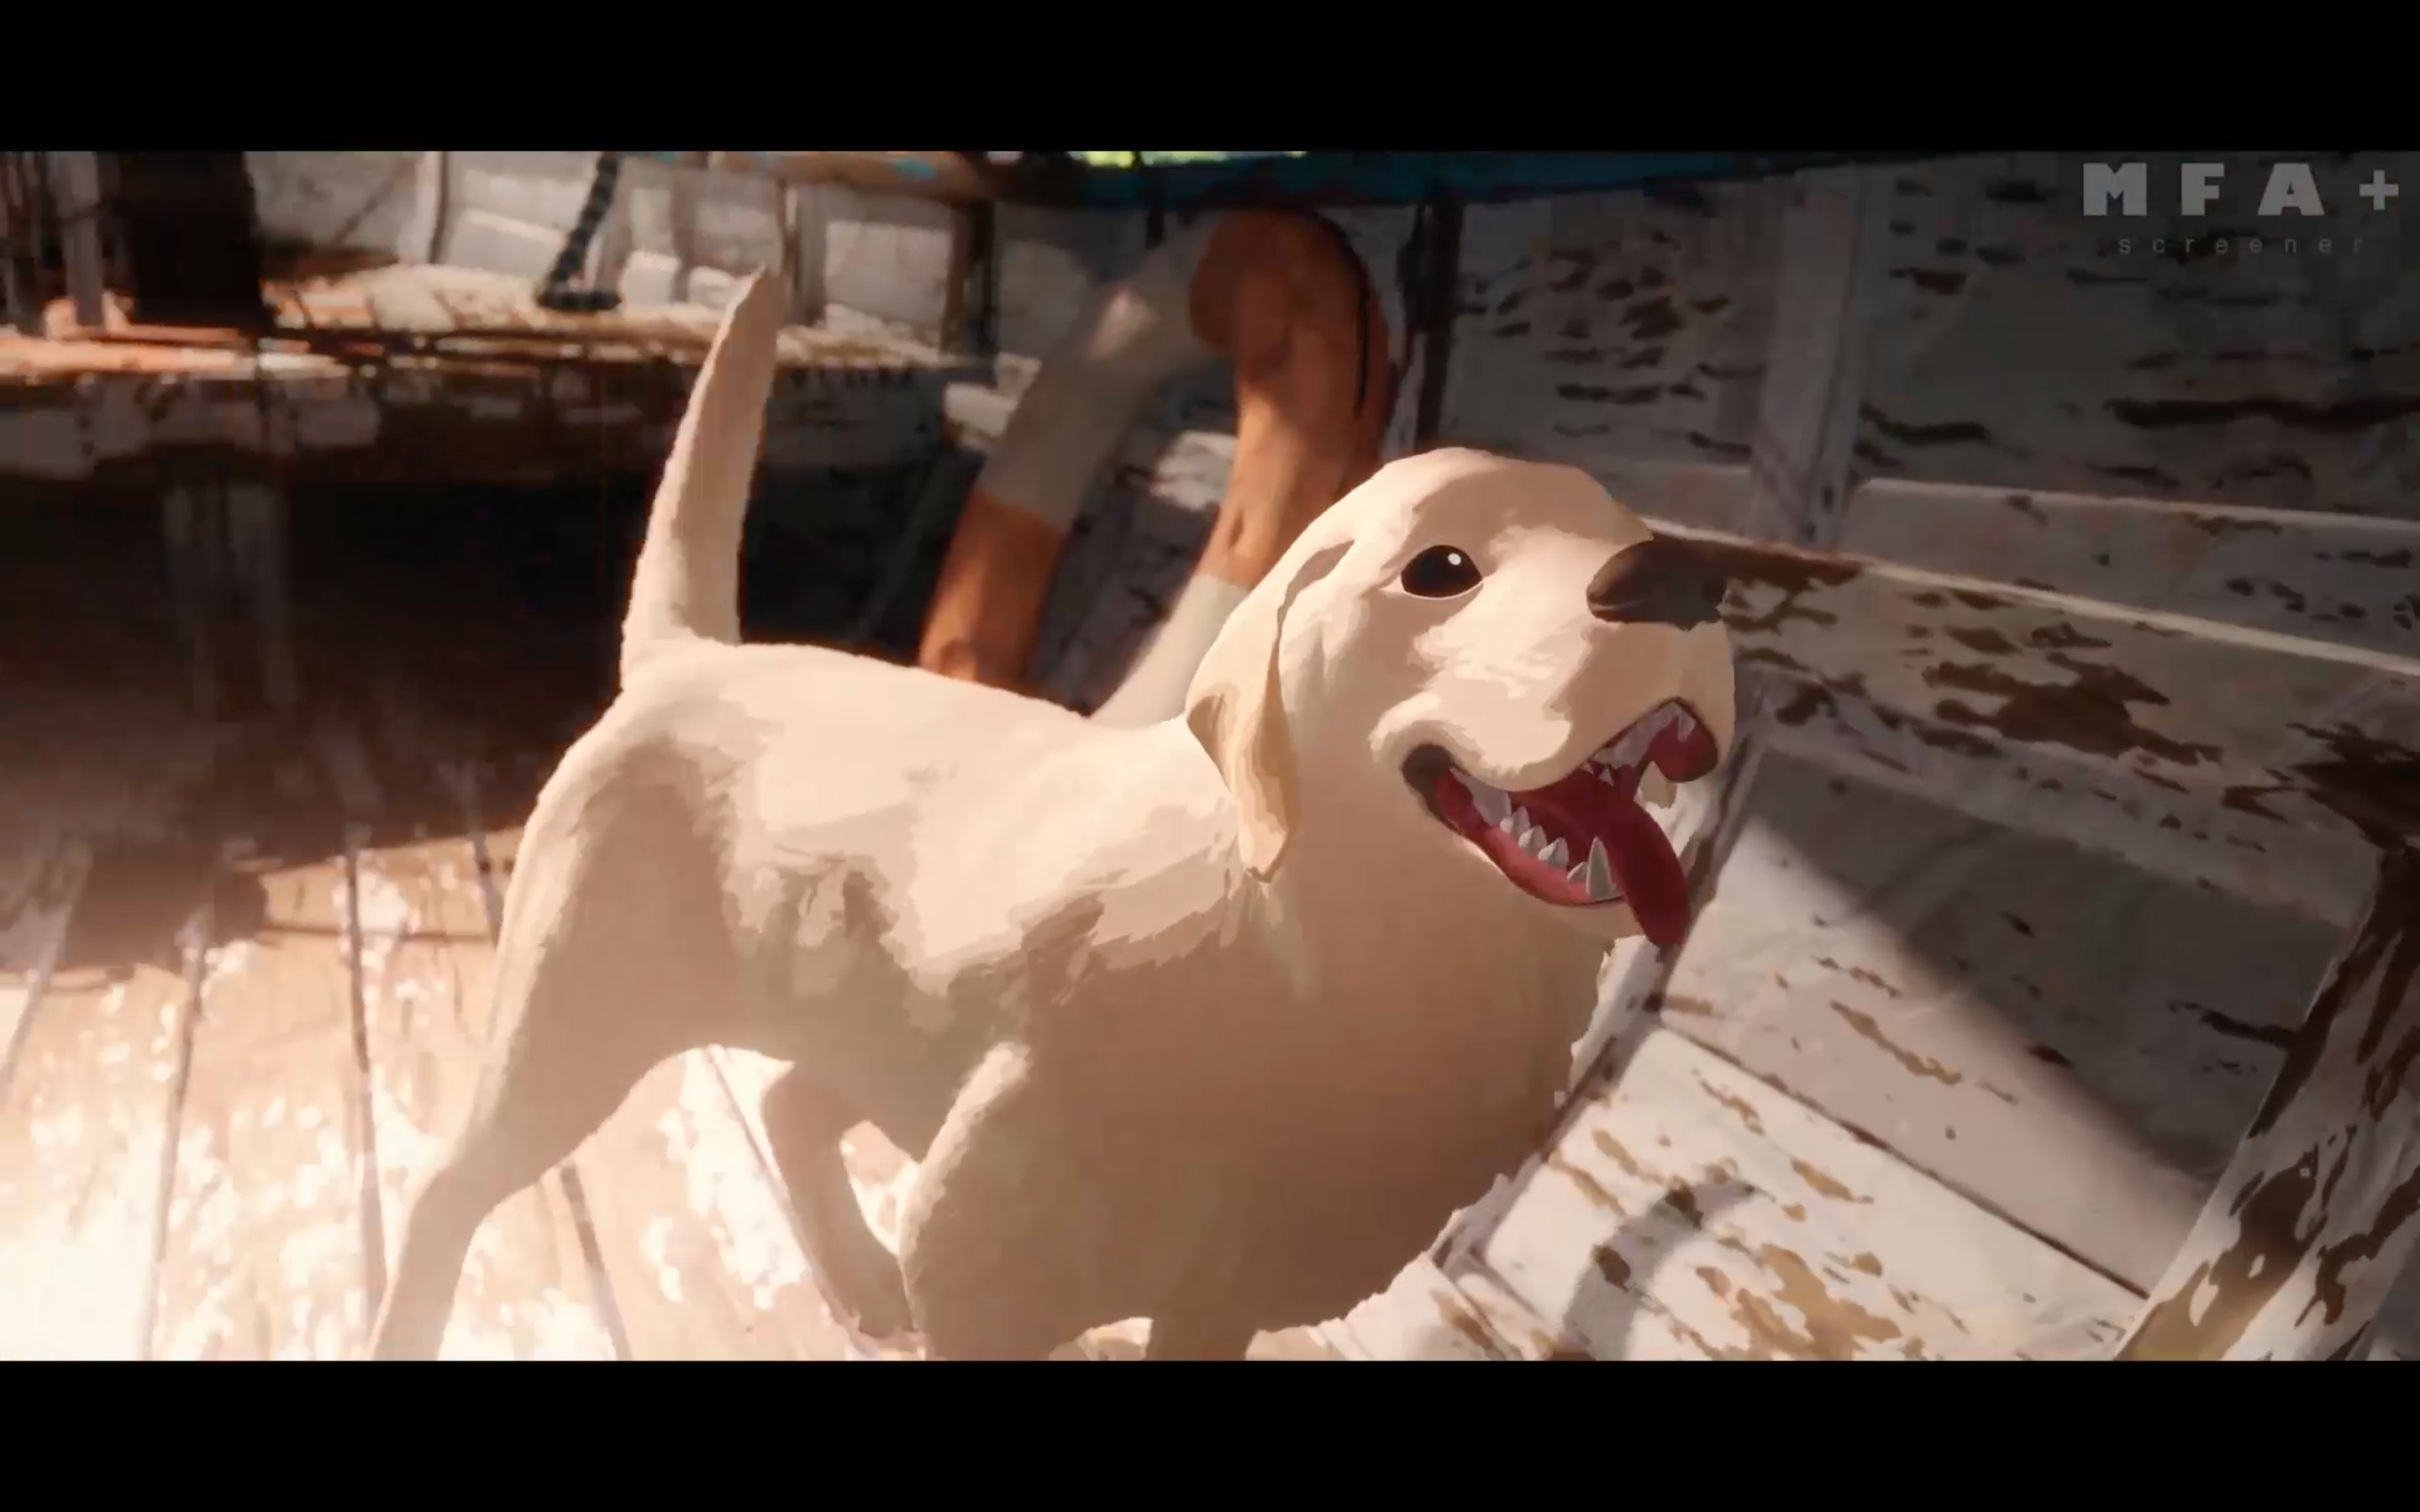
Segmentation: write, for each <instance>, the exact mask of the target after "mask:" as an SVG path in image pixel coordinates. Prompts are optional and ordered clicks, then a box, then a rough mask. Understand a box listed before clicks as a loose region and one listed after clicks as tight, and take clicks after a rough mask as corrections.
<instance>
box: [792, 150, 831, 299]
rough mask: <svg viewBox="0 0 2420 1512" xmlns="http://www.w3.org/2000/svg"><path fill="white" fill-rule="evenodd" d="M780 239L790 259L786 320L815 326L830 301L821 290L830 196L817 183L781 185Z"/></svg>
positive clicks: (826, 246) (827, 243) (828, 240)
mask: <svg viewBox="0 0 2420 1512" xmlns="http://www.w3.org/2000/svg"><path fill="white" fill-rule="evenodd" d="M783 199H784V202H785V203H784V208H783V223H782V224H783V244H784V246H785V247H786V249H787V250H788V253H789V258H790V319H791V322H792V323H793V324H796V325H802V326H819V325H821V324H823V320H824V309H825V306H826V305H827V304H828V303H829V302H830V301H829V298H828V296H827V295H826V293H825V291H824V269H825V259H826V256H827V255H828V254H829V250H830V224H829V220H830V209H831V196H830V194H829V193H826V192H825V191H824V190H823V188H822V187H821V186H820V185H816V184H785V185H783Z"/></svg>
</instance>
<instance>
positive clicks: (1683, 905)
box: [1445, 767, 1689, 947]
mask: <svg viewBox="0 0 2420 1512" xmlns="http://www.w3.org/2000/svg"><path fill="white" fill-rule="evenodd" d="M1445 780H1447V781H1448V782H1450V781H1451V780H1452V779H1450V778H1449V779H1445ZM1511 796H1512V803H1513V805H1514V807H1516V808H1521V809H1526V810H1528V811H1529V812H1530V813H1531V814H1532V815H1533V816H1544V818H1542V819H1541V820H1540V822H1541V823H1544V824H1546V825H1547V826H1548V830H1549V832H1550V833H1553V834H1559V835H1565V836H1594V837H1596V838H1598V839H1600V840H1602V841H1605V853H1606V860H1607V861H1609V862H1610V863H1612V866H1613V878H1614V881H1615V882H1616V883H1617V884H1619V885H1620V887H1621V901H1622V902H1623V903H1627V904H1628V905H1629V906H1630V912H1631V914H1632V915H1633V916H1634V917H1635V918H1637V920H1638V928H1639V930H1640V932H1641V933H1644V934H1645V935H1646V936H1647V937H1648V938H1649V939H1650V940H1652V941H1653V942H1654V943H1655V944H1656V945H1657V946H1659V947H1668V946H1672V945H1677V944H1679V943H1680V941H1681V936H1682V935H1683V934H1684V933H1687V932H1688V928H1689V880H1688V878H1687V877H1685V876H1683V874H1682V872H1681V858H1680V857H1679V856H1675V855H1673V854H1672V842H1671V841H1668V840H1667V839H1665V838H1664V830H1663V826H1661V825H1658V824H1656V823H1655V821H1654V820H1653V819H1652V818H1651V817H1650V816H1649V815H1648V812H1647V810H1645V809H1643V808H1641V807H1640V806H1639V804H1638V801H1637V799H1636V798H1634V797H1632V796H1631V795H1629V794H1628V793H1626V792H1622V791H1620V790H1617V789H1616V788H1615V787H1614V785H1613V784H1612V783H1610V782H1606V781H1605V780H1603V779H1600V778H1598V777H1597V776H1596V775H1595V774H1594V773H1593V772H1590V770H1589V769H1588V768H1586V767H1583V768H1581V769H1580V770H1579V771H1577V772H1575V773H1574V774H1573V775H1572V776H1570V777H1567V778H1565V779H1562V780H1561V781H1559V782H1557V783H1554V784H1552V785H1551V786H1548V787H1543V788H1533V789H1531V790H1530V791H1528V792H1527V793H1515V794H1512V795H1511ZM1571 852H1572V856H1573V858H1574V859H1575V860H1584V859H1586V858H1587V856H1588V847H1587V845H1586V844H1585V843H1583V842H1579V841H1574V842H1573V843H1572V845H1571Z"/></svg>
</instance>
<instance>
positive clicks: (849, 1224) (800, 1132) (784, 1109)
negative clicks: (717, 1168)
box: [764, 1066, 908, 1340]
mask: <svg viewBox="0 0 2420 1512" xmlns="http://www.w3.org/2000/svg"><path fill="white" fill-rule="evenodd" d="M764 1115H765V1136H766V1139H767V1140H768V1142H769V1143H770V1144H771V1146H772V1154H773V1164H774V1165H775V1166H776V1167H778V1168H779V1169H780V1171H781V1173H782V1184H783V1186H785V1187H787V1188H788V1189H789V1196H790V1210H791V1211H792V1212H793V1213H794V1214H796V1215H797V1217H798V1220H799V1240H800V1242H801V1243H802V1244H803V1245H804V1247H805V1249H806V1251H807V1258H808V1260H809V1262H810V1263H812V1264H813V1265H814V1272H815V1279H816V1281H817V1282H818V1283H819V1284H821V1286H822V1287H823V1289H824V1299H825V1300H826V1301H827V1302H829V1303H830V1304H831V1305H832V1306H833V1307H834V1308H835V1309H836V1310H838V1311H840V1312H843V1313H845V1314H847V1315H848V1318H849V1319H850V1321H852V1322H853V1323H854V1324H855V1326H856V1327H857V1329H858V1331H859V1332H860V1333H861V1334H864V1335H867V1336H868V1337H870V1338H873V1339H877V1340H883V1339H892V1338H896V1337H898V1336H899V1335H903V1334H905V1333H907V1328H908V1315H907V1288H905V1287H904V1286H902V1285H901V1283H900V1279H899V1262H898V1261H897V1260H895V1259H893V1258H892V1254H891V1252H890V1251H889V1250H887V1249H885V1248H883V1246H882V1241H880V1240H879V1239H876V1237H875V1236H874V1230H873V1229H871V1228H869V1227H866V1223H865V1211H864V1210H863V1209H862V1208H861V1207H859V1206H858V1202H857V1193H856V1191H855V1190H854V1189H852V1188H851V1187H850V1185H849V1181H848V1167H847V1166H846V1165H844V1164H843V1163H842V1160H841V1150H840V1139H841V1135H842V1134H845V1133H847V1132H848V1131H849V1130H850V1129H851V1128H853V1127H854V1126H856V1125H857V1124H858V1123H859V1122H860V1121H861V1119H859V1117H858V1115H857V1111H856V1109H854V1108H852V1107H850V1106H849V1105H848V1104H847V1103H845V1102H844V1101H842V1100H841V1098H840V1097H838V1096H837V1095H836V1094H834V1093H833V1092H832V1091H831V1089H830V1088H828V1087H826V1086H825V1085H824V1084H823V1083H822V1082H819V1081H817V1080H816V1079H814V1077H812V1076H809V1075H807V1074H806V1073H805V1072H802V1071H800V1070H799V1068H797V1067H795V1066H794V1067H792V1068H791V1069H790V1070H788V1071H785V1072H783V1073H782V1075H781V1077H780V1079H778V1080H777V1081H775V1082H774V1083H773V1085H772V1086H771V1087H769V1088H766V1091H765V1103H764Z"/></svg>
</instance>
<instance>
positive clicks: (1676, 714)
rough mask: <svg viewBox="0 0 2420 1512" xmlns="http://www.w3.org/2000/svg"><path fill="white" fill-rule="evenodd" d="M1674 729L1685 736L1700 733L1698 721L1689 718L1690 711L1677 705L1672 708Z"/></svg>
mask: <svg viewBox="0 0 2420 1512" xmlns="http://www.w3.org/2000/svg"><path fill="white" fill-rule="evenodd" d="M1672 728H1673V729H1675V730H1678V731H1679V732H1681V733H1682V734H1683V735H1684V736H1685V735H1694V734H1696V733H1698V721H1697V720H1695V719H1692V718H1690V717H1689V711H1688V710H1686V709H1684V708H1682V707H1681V706H1680V705H1678V704H1675V705H1673V707H1672Z"/></svg>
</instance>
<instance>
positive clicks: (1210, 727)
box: [1185, 519, 1352, 881]
mask: <svg viewBox="0 0 2420 1512" xmlns="http://www.w3.org/2000/svg"><path fill="white" fill-rule="evenodd" d="M1325 523H1326V519H1322V520H1320V521H1318V522H1315V523H1314V524H1313V525H1312V526H1311V529H1310V530H1308V531H1305V532H1303V533H1302V535H1301V536H1300V537H1298V538H1297V539H1296V540H1295V544H1294V546H1293V548H1291V549H1289V550H1288V551H1287V552H1286V554H1285V555H1284V556H1282V557H1280V558H1279V559H1278V563H1277V565H1276V566H1274V567H1272V568H1270V569H1269V575H1268V576H1267V577H1265V578H1264V579H1261V582H1260V585H1259V586H1258V587H1256V588H1254V589H1253V590H1252V592H1251V594H1249V596H1248V597H1246V598H1245V600H1244V601H1243V602H1242V603H1241V604H1238V605H1236V606H1235V611H1234V612H1233V614H1230V615H1229V616H1228V617H1227V623H1226V624H1225V625H1223V626H1221V627H1220V629H1219V631H1218V639H1217V640H1213V641H1212V642H1211V643H1210V650H1209V653H1208V655H1206V656H1203V657H1202V665H1201V667H1200V669H1199V670H1197V671H1195V672H1194V674H1193V686H1192V687H1191V688H1190V689H1189V690H1188V691H1187V694H1186V699H1185V722H1186V724H1187V727H1189V728H1190V729H1191V730H1192V732H1193V738H1194V739H1196V740H1199V741H1200V742H1202V749H1203V750H1205V751H1208V752H1209V753H1210V761H1211V764H1213V765H1215V766H1217V767H1218V775H1219V776H1220V777H1222V778H1224V779H1226V781H1227V791H1228V792H1229V793H1230V794H1232V795H1233V796H1234V799H1235V831H1236V842H1237V844H1238V845H1239V846H1240V847H1241V849H1242V852H1243V858H1244V866H1245V868H1246V869H1247V870H1249V872H1251V873H1252V875H1254V876H1256V877H1259V878H1261V879H1262V880H1264V881H1265V880H1267V878H1268V877H1269V875H1270V874H1271V873H1273V872H1276V871H1277V867H1278V860H1279V858H1280V856H1283V855H1284V854H1285V847H1286V839H1287V837H1288V835H1289V834H1290V833H1292V831H1293V828H1294V813H1295V779H1294V778H1295V764H1294V742H1293V741H1291V740H1290V739H1288V738H1287V736H1286V728H1285V722H1286V721H1285V703H1284V702H1283V701H1282V699H1280V696H1279V689H1278V640H1279V637H1280V635H1281V634H1282V633H1283V632H1284V630H1285V622H1286V616H1287V614H1288V612H1289V611H1290V610H1292V609H1293V608H1294V601H1295V597H1296V596H1297V595H1298V594H1301V593H1302V591H1303V590H1304V589H1306V588H1308V587H1310V586H1311V584H1312V583H1315V582H1317V581H1319V579H1322V578H1325V577H1326V576H1327V574H1328V572H1329V571H1330V570H1332V569H1333V568H1334V567H1335V565H1336V563H1337V562H1338V560H1339V559H1341V558H1342V556H1343V555H1344V553H1345V551H1346V550H1347V549H1348V548H1350V547H1351V545H1352V542H1351V541H1349V540H1336V539H1332V538H1331V537H1332V536H1333V535H1334V534H1335V533H1336V532H1333V531H1322V530H1321V529H1320V525H1322V524H1325Z"/></svg>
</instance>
